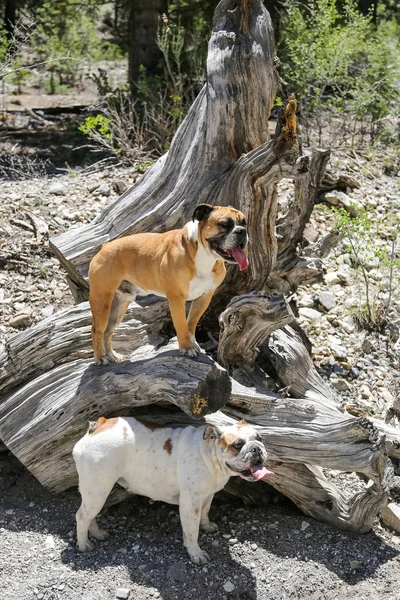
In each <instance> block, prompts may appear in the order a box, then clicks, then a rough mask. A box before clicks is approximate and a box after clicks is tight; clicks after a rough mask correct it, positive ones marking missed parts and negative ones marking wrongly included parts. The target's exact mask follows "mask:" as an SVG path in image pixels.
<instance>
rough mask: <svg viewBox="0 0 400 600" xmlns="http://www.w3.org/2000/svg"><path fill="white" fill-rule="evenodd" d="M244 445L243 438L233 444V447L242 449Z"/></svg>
mask: <svg viewBox="0 0 400 600" xmlns="http://www.w3.org/2000/svg"><path fill="white" fill-rule="evenodd" d="M243 446H244V441H243V440H239V441H237V442H235V443H234V444H232V448H235V450H241V449H242V448H243Z"/></svg>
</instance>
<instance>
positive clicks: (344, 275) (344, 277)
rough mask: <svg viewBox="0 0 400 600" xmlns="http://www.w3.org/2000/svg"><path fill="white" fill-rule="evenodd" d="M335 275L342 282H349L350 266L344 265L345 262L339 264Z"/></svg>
mask: <svg viewBox="0 0 400 600" xmlns="http://www.w3.org/2000/svg"><path fill="white" fill-rule="evenodd" d="M337 276H338V277H339V279H340V280H341V281H342V282H344V283H347V282H349V281H350V279H351V268H350V267H349V265H346V264H343V265H340V267H339V269H338V271H337Z"/></svg>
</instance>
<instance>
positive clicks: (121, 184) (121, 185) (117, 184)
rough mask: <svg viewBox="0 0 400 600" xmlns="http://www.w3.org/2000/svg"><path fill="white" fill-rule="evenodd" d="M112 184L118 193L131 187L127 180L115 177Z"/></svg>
mask: <svg viewBox="0 0 400 600" xmlns="http://www.w3.org/2000/svg"><path fill="white" fill-rule="evenodd" d="M112 186H113V190H114V192H116V193H117V194H123V193H124V192H126V190H127V189H128V187H129V186H128V184H127V183H126V181H123V179H115V180H114V181H113V182H112Z"/></svg>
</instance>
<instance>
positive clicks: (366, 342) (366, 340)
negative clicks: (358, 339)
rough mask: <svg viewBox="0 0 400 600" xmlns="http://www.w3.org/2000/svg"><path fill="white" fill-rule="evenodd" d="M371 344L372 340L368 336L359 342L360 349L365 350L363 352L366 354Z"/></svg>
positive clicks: (369, 350) (370, 348)
mask: <svg viewBox="0 0 400 600" xmlns="http://www.w3.org/2000/svg"><path fill="white" fill-rule="evenodd" d="M373 345H374V344H373V341H372V340H371V339H370V338H368V337H365V338H364V339H363V341H362V344H361V350H362V351H363V352H365V354H368V353H369V352H371V350H372V347H373Z"/></svg>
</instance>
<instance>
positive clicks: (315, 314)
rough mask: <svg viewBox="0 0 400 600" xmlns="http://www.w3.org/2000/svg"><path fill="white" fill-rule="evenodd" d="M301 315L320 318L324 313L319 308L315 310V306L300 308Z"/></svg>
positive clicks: (307, 317)
mask: <svg viewBox="0 0 400 600" xmlns="http://www.w3.org/2000/svg"><path fill="white" fill-rule="evenodd" d="M299 315H301V316H302V317H305V318H306V319H309V320H312V321H313V320H315V319H320V318H321V317H322V313H320V312H318V310H314V309H313V308H307V307H304V308H299Z"/></svg>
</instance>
